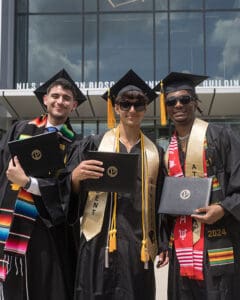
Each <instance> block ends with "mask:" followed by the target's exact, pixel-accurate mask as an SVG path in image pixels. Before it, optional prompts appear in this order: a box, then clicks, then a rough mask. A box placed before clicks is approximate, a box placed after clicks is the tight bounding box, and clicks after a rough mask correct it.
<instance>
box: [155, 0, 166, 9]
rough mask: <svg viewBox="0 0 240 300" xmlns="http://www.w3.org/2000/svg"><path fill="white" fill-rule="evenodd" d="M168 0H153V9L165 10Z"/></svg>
mask: <svg viewBox="0 0 240 300" xmlns="http://www.w3.org/2000/svg"><path fill="white" fill-rule="evenodd" d="M167 8H168V0H155V9H156V10H167Z"/></svg>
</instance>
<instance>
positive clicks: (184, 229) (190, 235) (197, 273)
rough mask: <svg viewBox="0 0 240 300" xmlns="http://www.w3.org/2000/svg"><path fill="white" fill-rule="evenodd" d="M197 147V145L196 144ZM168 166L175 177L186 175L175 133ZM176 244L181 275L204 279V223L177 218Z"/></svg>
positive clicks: (182, 217) (169, 150) (181, 217)
mask: <svg viewBox="0 0 240 300" xmlns="http://www.w3.org/2000/svg"><path fill="white" fill-rule="evenodd" d="M198 121H200V120H197V122H198ZM204 123H205V122H204ZM198 125H199V124H198ZM205 126H206V125H205ZM198 130H199V128H198ZM205 130H206V128H205ZM195 133H196V132H195ZM195 133H194V134H195ZM191 135H192V134H191ZM204 135H205V131H204ZM190 138H191V136H190ZM189 142H190V141H189ZM195 147H197V145H196V144H195ZM200 149H201V147H200ZM202 149H204V148H203V145H202ZM198 151H199V149H198ZM200 152H202V153H201V157H202V169H203V172H204V174H203V176H207V169H206V158H205V151H204V150H203V151H201V150H200ZM187 155H188V153H187ZM191 159H192V158H191ZM186 160H187V157H186ZM191 163H192V161H191ZM198 163H199V161H198V162H197V163H196V165H197V164H198ZM196 165H195V164H194V167H196ZM168 166H169V176H175V177H183V176H184V174H183V170H182V167H181V163H180V160H179V152H178V143H177V137H176V134H174V135H173V137H172V139H171V141H170V144H169V147H168ZM192 168H193V165H192ZM185 169H186V162H185ZM199 169H201V168H199ZM188 173H189V172H188ZM197 175H199V174H197ZM174 246H175V251H176V255H177V259H178V261H179V264H180V275H181V276H186V277H188V278H190V279H194V280H203V279H204V278H203V253H204V224H200V223H198V222H194V221H193V219H192V218H191V217H190V216H180V217H178V218H177V219H176V223H175V227H174Z"/></svg>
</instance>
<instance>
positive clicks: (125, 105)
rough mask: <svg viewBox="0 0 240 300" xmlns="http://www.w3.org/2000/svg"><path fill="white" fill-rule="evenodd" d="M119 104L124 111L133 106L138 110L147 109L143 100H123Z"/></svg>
mask: <svg viewBox="0 0 240 300" xmlns="http://www.w3.org/2000/svg"><path fill="white" fill-rule="evenodd" d="M119 106H120V109H121V110H124V111H129V110H130V109H131V107H132V106H133V107H134V109H135V111H137V112H139V111H144V110H145V103H143V102H142V101H137V102H129V101H123V102H119Z"/></svg>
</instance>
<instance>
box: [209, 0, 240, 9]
mask: <svg viewBox="0 0 240 300" xmlns="http://www.w3.org/2000/svg"><path fill="white" fill-rule="evenodd" d="M205 5H206V8H207V9H208V8H211V9H218V8H221V9H223V8H228V9H233V8H240V1H239V0H227V1H226V0H206V4H205Z"/></svg>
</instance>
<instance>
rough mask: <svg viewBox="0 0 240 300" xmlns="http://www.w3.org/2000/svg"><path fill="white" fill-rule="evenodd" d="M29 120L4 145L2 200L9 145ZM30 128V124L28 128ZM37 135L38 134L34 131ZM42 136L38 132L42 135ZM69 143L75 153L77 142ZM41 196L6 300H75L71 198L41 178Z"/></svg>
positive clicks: (11, 132) (1, 151)
mask: <svg viewBox="0 0 240 300" xmlns="http://www.w3.org/2000/svg"><path fill="white" fill-rule="evenodd" d="M26 124H27V121H20V122H17V123H15V124H14V125H13V126H12V128H11V129H10V130H9V132H8V133H7V134H6V135H5V137H4V138H3V140H2V141H1V145H0V169H1V175H0V183H1V189H0V200H1V203H2V201H3V197H4V196H5V194H6V190H7V189H9V182H8V180H7V178H6V176H5V171H6V169H7V167H8V162H9V160H10V154H9V151H8V147H7V142H8V141H10V140H14V139H17V137H18V136H19V134H20V133H22V131H23V130H24V128H25V125H26ZM26 126H29V125H26ZM32 133H33V134H32V135H34V131H33V132H32ZM39 133H41V132H39V130H38V134H39ZM63 143H66V147H67V148H66V149H67V150H66V151H67V152H68V153H69V155H70V153H71V151H72V149H73V148H74V146H75V143H67V142H66V141H64V142H63ZM38 181H39V188H40V192H41V195H42V196H41V197H39V196H35V195H33V198H34V202H35V205H36V207H37V210H38V213H39V216H38V217H37V219H36V224H35V226H34V229H33V232H32V235H31V238H30V241H29V245H28V250H27V253H26V256H25V257H24V258H21V259H20V258H15V257H13V258H12V260H11V266H10V271H9V274H8V276H7V279H6V281H5V282H4V283H3V288H4V300H16V299H17V300H43V299H44V300H71V299H73V283H74V277H75V265H76V253H77V252H76V249H75V241H74V238H73V230H72V229H73V228H72V226H68V225H67V221H66V213H67V212H66V208H67V201H68V195H67V192H66V190H67V189H65V187H64V186H62V185H61V182H60V180H57V179H55V178H49V179H40V178H39V179H38Z"/></svg>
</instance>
